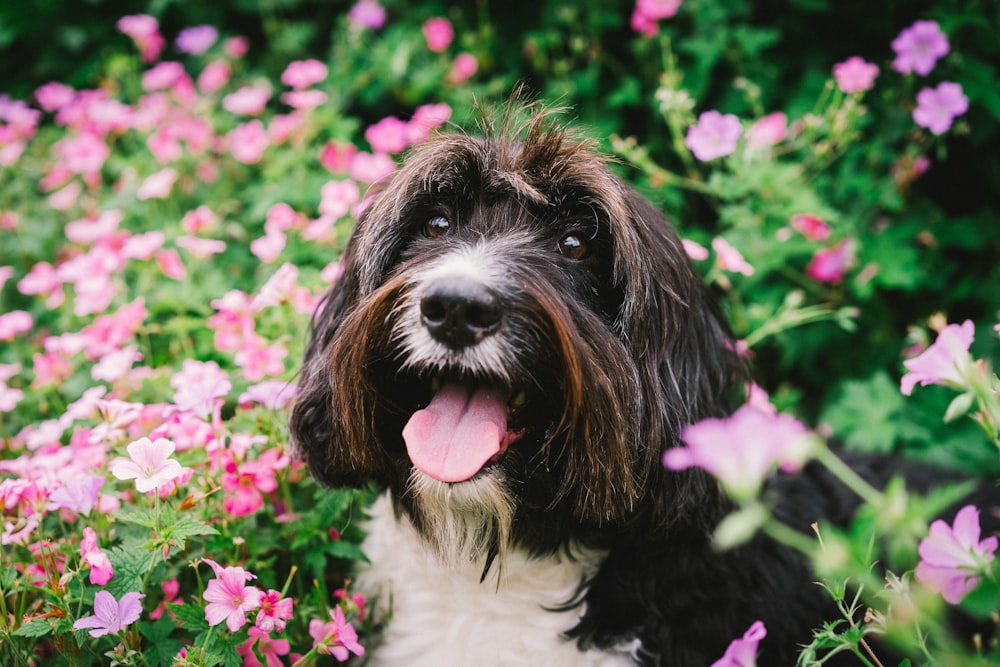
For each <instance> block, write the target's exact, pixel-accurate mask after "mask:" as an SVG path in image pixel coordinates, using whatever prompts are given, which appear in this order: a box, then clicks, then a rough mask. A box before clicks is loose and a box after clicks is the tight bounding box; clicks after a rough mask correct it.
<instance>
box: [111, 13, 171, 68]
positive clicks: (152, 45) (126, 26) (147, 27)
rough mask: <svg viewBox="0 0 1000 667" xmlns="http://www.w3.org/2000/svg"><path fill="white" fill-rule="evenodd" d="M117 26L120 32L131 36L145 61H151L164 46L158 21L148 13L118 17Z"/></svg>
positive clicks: (164, 42) (158, 54)
mask: <svg viewBox="0 0 1000 667" xmlns="http://www.w3.org/2000/svg"><path fill="white" fill-rule="evenodd" d="M117 27H118V30H119V31H120V32H123V33H125V34H126V35H128V36H129V37H131V38H132V41H134V42H135V45H136V46H137V47H139V52H140V54H141V55H142V59H143V60H145V61H146V62H153V61H154V60H156V59H157V58H159V56H160V52H161V51H162V50H163V47H164V46H166V40H164V39H163V36H162V35H160V24H159V22H158V21H157V20H156V19H155V18H153V17H152V16H149V15H148V14H135V15H132V16H123V17H121V18H120V19H118V24H117Z"/></svg>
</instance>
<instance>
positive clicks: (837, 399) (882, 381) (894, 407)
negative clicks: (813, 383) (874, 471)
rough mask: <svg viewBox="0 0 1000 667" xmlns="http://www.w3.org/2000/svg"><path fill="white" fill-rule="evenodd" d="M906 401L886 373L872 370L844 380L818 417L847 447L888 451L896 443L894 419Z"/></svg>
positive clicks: (867, 450)
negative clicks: (867, 375) (864, 376)
mask: <svg viewBox="0 0 1000 667" xmlns="http://www.w3.org/2000/svg"><path fill="white" fill-rule="evenodd" d="M905 405H906V401H905V400H904V399H903V397H902V396H901V395H900V393H899V387H898V386H897V385H896V383H895V382H893V381H892V380H891V379H890V378H889V376H888V374H886V373H884V372H879V373H876V374H875V375H872V376H871V377H870V378H868V379H866V380H845V381H844V382H842V383H841V384H840V385H839V386H838V387H837V389H836V391H835V392H834V397H833V400H832V401H831V402H830V403H829V404H828V405H827V407H826V409H825V410H824V411H823V413H822V415H821V417H820V421H821V422H825V423H827V424H829V425H830V426H831V427H833V432H834V433H835V434H836V435H837V436H838V437H840V438H843V439H844V442H845V443H846V444H847V446H848V447H850V448H851V449H856V450H860V451H864V452H873V453H887V452H891V451H892V449H893V446H894V445H895V443H896V438H897V437H898V435H897V429H898V426H897V423H896V422H898V419H899V417H900V415H901V413H902V410H903V408H904V407H905Z"/></svg>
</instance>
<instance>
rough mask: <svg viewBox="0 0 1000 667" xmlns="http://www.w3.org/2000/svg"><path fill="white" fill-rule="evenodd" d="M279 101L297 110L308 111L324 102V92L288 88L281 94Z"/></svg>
mask: <svg viewBox="0 0 1000 667" xmlns="http://www.w3.org/2000/svg"><path fill="white" fill-rule="evenodd" d="M281 101H282V102H284V103H285V104H287V105H288V106H290V107H292V108H293V109H297V110H298V111H309V110H310V109H315V108H316V107H319V106H322V105H324V104H326V93H324V92H323V91H322V90H311V89H310V90H290V91H288V92H287V93H282V94H281Z"/></svg>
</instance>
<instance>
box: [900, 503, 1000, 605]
mask: <svg viewBox="0 0 1000 667" xmlns="http://www.w3.org/2000/svg"><path fill="white" fill-rule="evenodd" d="M980 530H981V529H980V526H979V509H978V508H976V507H975V506H973V505H966V506H965V507H963V508H962V509H961V510H959V511H958V514H957V515H956V516H955V522H954V524H953V525H952V526H949V525H948V524H947V523H945V522H944V521H942V520H941V519H938V520H937V521H935V522H933V523H932V524H931V528H930V534H929V535H928V536H927V537H925V538H924V539H923V540H921V542H920V547H919V548H918V551H919V553H920V562H919V563H918V564H917V569H916V571H915V572H914V574H915V575H916V577H917V580H918V581H919V582H920V583H922V584H924V585H925V586H927V587H928V588H932V589H934V590H936V591H938V592H939V593H941V595H942V596H943V597H944V599H945V601H947V602H948V603H949V604H958V603H959V602H961V601H962V598H963V597H965V595H966V593H968V592H969V591H971V590H972V589H973V588H975V587H976V586H977V585H978V584H979V581H980V580H981V579H982V575H983V574H984V573H985V572H987V571H988V568H987V565H988V564H989V563H990V562H991V561H992V560H993V558H994V554H995V552H996V550H997V538H996V536H993V537H988V538H986V539H984V540H980V539H979V537H980Z"/></svg>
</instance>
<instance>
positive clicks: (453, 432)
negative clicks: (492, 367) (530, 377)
mask: <svg viewBox="0 0 1000 667" xmlns="http://www.w3.org/2000/svg"><path fill="white" fill-rule="evenodd" d="M526 402H527V399H526V396H525V392H524V391H520V390H511V389H508V388H506V387H504V386H503V385H502V384H499V383H489V382H482V381H476V380H470V379H447V380H435V381H434V382H433V383H432V387H431V396H430V399H429V401H427V402H426V406H425V407H422V408H420V409H418V410H416V411H415V412H414V413H413V414H412V415H411V416H410V417H409V420H408V421H407V422H406V425H405V426H404V427H403V441H404V442H405V443H406V451H407V454H408V455H409V457H410V462H411V463H412V464H413V466H414V467H415V468H417V469H418V470H420V471H421V472H423V473H424V474H426V475H428V476H430V477H432V478H434V479H436V480H438V481H441V482H446V483H455V482H464V481H466V480H468V479H471V478H472V477H475V476H476V475H477V474H479V473H480V472H482V471H484V470H486V469H488V468H490V467H491V466H492V465H494V464H497V463H498V462H499V461H500V460H501V459H502V458H503V456H504V454H506V452H507V448H508V447H510V445H512V444H513V443H514V442H516V441H517V440H519V439H520V438H521V437H522V436H523V435H524V434H525V431H526V426H525V424H524V419H523V417H524V413H525V412H526V409H525V404H526Z"/></svg>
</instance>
